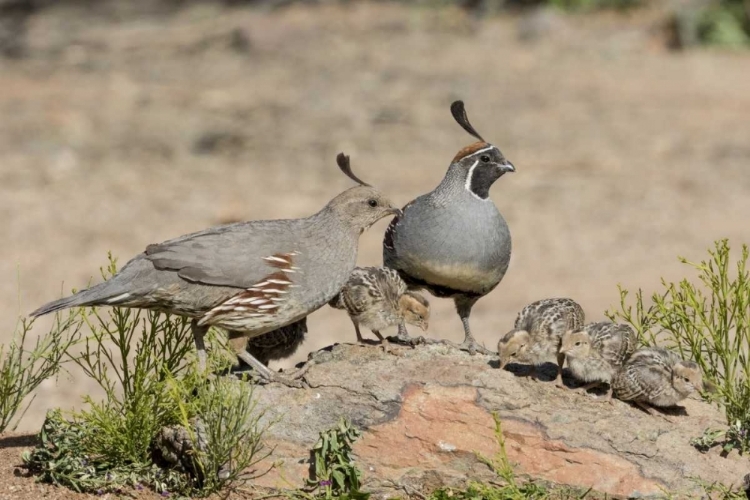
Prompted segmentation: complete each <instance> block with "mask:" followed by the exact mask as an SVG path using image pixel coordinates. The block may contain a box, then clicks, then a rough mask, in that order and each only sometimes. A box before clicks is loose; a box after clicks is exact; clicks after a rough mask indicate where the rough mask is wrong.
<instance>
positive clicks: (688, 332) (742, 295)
mask: <svg viewBox="0 0 750 500" xmlns="http://www.w3.org/2000/svg"><path fill="white" fill-rule="evenodd" d="M709 255H710V258H709V259H707V260H703V261H701V262H691V261H688V260H687V259H685V258H680V261H681V262H682V263H684V264H686V265H688V266H689V267H691V268H692V269H694V270H695V271H697V282H692V281H689V280H688V279H683V280H682V281H680V282H679V283H671V282H669V283H668V282H667V281H665V280H662V286H663V290H662V291H661V292H657V293H654V294H653V295H652V296H651V300H650V301H647V300H646V299H644V296H643V292H642V291H641V290H638V292H637V293H636V294H635V301H634V304H631V303H630V301H629V300H628V298H629V293H628V291H627V290H624V289H622V288H620V307H619V309H618V310H611V311H608V312H607V313H606V314H607V316H608V317H609V318H610V319H611V320H612V321H619V320H621V321H624V322H626V323H629V324H630V325H631V326H633V328H634V329H635V330H636V332H637V333H638V335H639V338H640V340H641V342H642V343H643V344H644V345H647V346H654V345H661V346H664V347H668V348H670V349H673V350H675V351H676V352H678V353H679V354H680V355H681V356H682V357H683V358H685V359H692V360H694V361H696V362H697V363H698V364H699V365H700V367H701V370H702V372H703V375H704V378H705V379H706V380H708V381H709V384H710V386H712V387H713V388H715V390H716V391H715V392H716V394H715V395H714V394H709V393H704V396H705V397H706V398H707V399H712V398H718V400H719V402H720V403H722V404H723V405H724V409H725V413H726V418H727V424H728V425H729V426H730V427H729V429H727V430H725V431H721V432H718V431H716V430H709V431H707V433H706V434H705V435H704V436H703V437H702V438H700V439H699V440H698V441H697V442H696V444H698V445H699V447H702V448H706V447H707V446H711V445H712V444H709V443H711V439H712V438H714V441H713V444H719V441H716V440H723V446H724V447H725V450H727V451H729V450H731V449H733V448H738V449H739V450H740V451H741V452H743V453H744V452H745V451H747V450H748V448H749V447H750V273H749V272H748V269H747V260H748V248H747V246H743V247H742V252H741V257H740V259H739V260H738V261H737V262H736V263H731V261H730V248H729V244H728V242H727V240H721V241H718V242H716V243H715V246H714V249H713V250H709Z"/></svg>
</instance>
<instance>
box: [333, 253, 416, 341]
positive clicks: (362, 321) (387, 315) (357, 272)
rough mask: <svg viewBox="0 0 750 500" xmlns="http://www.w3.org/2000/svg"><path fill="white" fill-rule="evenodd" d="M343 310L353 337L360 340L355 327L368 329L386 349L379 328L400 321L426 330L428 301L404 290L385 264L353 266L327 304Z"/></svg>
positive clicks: (402, 282)
mask: <svg viewBox="0 0 750 500" xmlns="http://www.w3.org/2000/svg"><path fill="white" fill-rule="evenodd" d="M328 304H329V305H330V306H331V307H333V308H336V309H343V310H345V311H346V312H347V313H348V314H349V317H350V318H351V320H352V323H354V330H355V331H356V333H357V340H358V341H359V342H363V341H364V339H363V338H362V334H361V333H360V331H359V326H360V325H362V326H364V327H366V328H369V329H370V330H371V331H372V333H374V334H375V335H376V336H377V337H378V339H379V340H380V343H381V345H382V346H383V347H384V348H385V349H387V348H388V347H387V346H388V343H387V341H386V339H385V338H384V337H383V336H382V335H381V334H380V331H381V330H383V329H385V328H388V327H391V326H396V325H402V324H403V323H404V322H406V323H408V324H410V325H414V326H417V327H419V328H421V329H422V330H425V331H426V330H427V328H428V326H429V319H430V304H429V302H428V301H427V299H425V298H424V297H423V296H422V295H420V294H418V293H416V292H412V291H409V290H407V286H406V283H404V280H403V279H401V277H400V276H399V274H398V272H397V271H395V270H393V269H390V268H387V267H357V268H355V269H354V271H353V272H352V274H351V276H350V277H349V280H348V281H347V282H346V284H345V285H344V288H342V289H341V291H340V292H339V293H338V295H336V296H335V297H334V298H333V299H332V300H331V301H330V302H329V303H328Z"/></svg>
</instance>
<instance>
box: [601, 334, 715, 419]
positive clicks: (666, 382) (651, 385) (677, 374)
mask: <svg viewBox="0 0 750 500" xmlns="http://www.w3.org/2000/svg"><path fill="white" fill-rule="evenodd" d="M703 386H704V384H703V376H702V375H701V370H700V367H699V366H698V364H697V363H695V362H693V361H685V360H683V359H682V358H680V356H678V355H677V354H675V353H674V352H672V351H669V350H667V349H662V348H658V347H648V348H643V349H639V350H637V351H636V352H635V353H633V355H632V356H630V359H628V361H627V362H626V363H625V365H623V367H622V368H621V369H620V370H619V371H618V372H617V374H616V375H615V377H614V378H613V379H612V389H613V390H614V395H615V397H616V398H617V399H620V400H622V401H632V402H633V403H635V404H637V405H638V406H640V407H641V408H643V409H644V410H646V411H648V412H649V413H651V414H652V415H653V414H654V411H653V409H652V408H651V407H649V406H648V405H652V406H658V407H670V406H674V405H676V404H677V403H679V402H680V401H682V400H683V399H685V398H686V397H688V396H689V395H690V394H692V393H693V392H695V391H696V390H698V391H700V390H703Z"/></svg>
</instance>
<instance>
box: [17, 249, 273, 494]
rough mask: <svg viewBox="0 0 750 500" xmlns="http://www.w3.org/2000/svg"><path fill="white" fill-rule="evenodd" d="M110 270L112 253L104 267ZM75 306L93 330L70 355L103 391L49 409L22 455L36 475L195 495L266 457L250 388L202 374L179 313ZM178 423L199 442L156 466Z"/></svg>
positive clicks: (224, 356) (219, 346)
mask: <svg viewBox="0 0 750 500" xmlns="http://www.w3.org/2000/svg"><path fill="white" fill-rule="evenodd" d="M115 273H116V262H115V260H114V259H112V258H111V257H110V264H109V266H108V268H107V269H105V270H103V271H102V275H103V276H104V278H105V279H107V278H108V277H110V276H113V275H114V274H115ZM78 314H79V315H80V317H81V318H82V321H83V323H84V324H85V325H86V326H87V327H88V328H89V329H90V331H91V334H90V335H89V336H88V337H87V338H86V339H85V340H84V348H83V352H82V353H81V354H80V355H78V356H76V357H75V358H74V361H75V362H76V363H77V364H78V365H79V366H80V367H81V368H82V369H83V371H84V373H85V374H86V375H87V376H88V377H90V378H91V379H92V380H94V381H95V382H96V383H97V384H98V385H99V386H100V387H101V388H102V389H103V391H104V393H105V397H104V399H103V400H101V401H97V400H94V399H93V398H91V397H90V396H86V397H85V398H84V402H85V403H86V408H84V409H83V410H81V411H79V412H74V413H72V414H71V415H70V416H69V417H68V418H63V416H62V415H61V414H60V412H51V413H50V414H49V415H48V417H47V421H46V422H45V426H44V428H43V429H42V434H41V438H42V439H41V443H40V445H39V446H38V447H37V448H36V449H35V450H33V451H32V452H31V453H28V454H26V456H25V457H24V462H25V464H26V465H27V467H28V468H29V469H30V470H31V471H32V472H35V473H37V474H38V475H39V478H40V479H41V480H43V481H48V482H53V483H57V484H61V485H65V486H67V487H70V488H72V489H74V490H76V491H83V492H92V491H100V490H101V491H113V490H117V489H120V488H123V487H126V486H131V487H140V486H144V485H146V486H150V487H152V488H154V489H155V490H156V491H159V492H166V491H173V492H176V493H180V494H186V495H187V494H192V495H199V496H201V495H208V494H210V493H213V492H216V491H219V490H220V489H223V488H228V487H229V488H231V487H233V486H234V485H235V483H236V482H238V481H240V480H241V479H244V477H245V476H243V473H244V469H246V468H247V467H250V466H252V465H253V464H255V463H257V462H258V461H259V460H261V459H262V458H265V456H267V454H266V455H264V447H263V444H262V441H261V437H262V434H263V432H264V431H265V429H266V426H264V425H261V424H260V419H261V418H262V416H263V413H262V412H261V411H259V409H258V408H257V406H256V402H255V401H256V400H255V398H254V397H253V387H252V386H251V385H249V384H247V383H243V382H240V381H236V380H228V379H213V380H207V374H206V373H201V372H198V370H197V362H196V360H195V356H193V355H192V354H191V352H192V346H193V340H192V335H191V332H190V328H189V323H188V322H187V321H186V320H185V319H183V318H175V317H171V316H169V315H162V314H159V313H157V312H144V311H139V310H133V309H124V308H112V309H110V310H109V312H108V313H107V315H106V316H104V315H102V314H100V312H99V311H97V310H91V309H84V310H80V311H78ZM213 333H215V332H212V334H213ZM209 341H210V343H211V344H212V347H213V348H212V349H211V350H210V353H209V366H210V367H211V369H212V370H215V371H217V372H220V371H222V370H224V369H226V368H228V366H229V364H230V363H231V362H230V361H229V360H230V359H231V356H230V355H229V353H228V349H227V347H226V346H225V345H224V344H223V343H221V342H219V340H218V338H216V337H215V335H213V336H211V338H210V339H209ZM196 421H200V422H202V424H203V425H202V429H203V430H204V435H202V436H201V438H200V439H198V436H197V435H196V432H195V429H194V428H193V426H192V425H191V423H192V422H196ZM179 426H182V428H184V429H187V430H188V433H189V434H191V436H190V437H191V438H192V443H193V444H194V445H195V446H192V451H191V454H190V456H189V457H182V456H178V457H177V460H176V461H175V462H173V463H171V464H170V465H168V464H167V463H164V462H161V461H159V462H158V465H161V466H162V467H161V468H160V467H158V466H157V461H158V460H159V459H160V455H159V453H157V450H156V449H157V445H156V440H157V436H160V435H161V433H162V430H163V429H165V428H174V427H179ZM196 443H199V445H198V444H196ZM177 454H178V455H179V454H180V453H177ZM185 462H190V467H187V468H186V467H184V464H185Z"/></svg>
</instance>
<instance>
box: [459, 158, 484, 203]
mask: <svg viewBox="0 0 750 500" xmlns="http://www.w3.org/2000/svg"><path fill="white" fill-rule="evenodd" d="M478 152H479V151H477V153H478ZM477 165H479V160H477V161H475V162H474V164H473V165H472V166H471V167H470V168H469V173H468V174H467V175H466V183H465V184H464V187H465V188H466V190H467V191H468V192H469V193H471V195H472V196H473V197H474V198H476V199H477V200H482V201H487V200H489V198H487V200H485V199H483V198H481V197H479V196H477V194H476V193H475V192H474V191H472V190H471V178H472V176H473V175H474V169H475V168H477Z"/></svg>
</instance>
